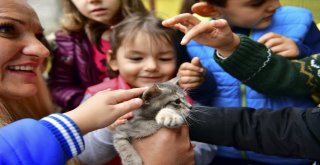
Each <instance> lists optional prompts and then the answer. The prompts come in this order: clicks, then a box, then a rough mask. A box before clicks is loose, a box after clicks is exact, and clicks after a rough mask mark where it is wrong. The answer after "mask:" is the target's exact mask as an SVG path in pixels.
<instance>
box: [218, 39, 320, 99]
mask: <svg viewBox="0 0 320 165" xmlns="http://www.w3.org/2000/svg"><path fill="white" fill-rule="evenodd" d="M240 40H241V41H240V45H239V46H238V48H237V50H236V51H235V52H233V54H232V55H231V56H230V57H229V58H227V59H225V60H222V59H220V58H219V57H217V56H216V55H215V57H214V58H215V60H216V62H217V63H218V64H219V65H220V66H221V67H222V68H223V69H224V70H225V71H226V72H228V73H229V74H231V75H232V76H233V77H235V78H237V79H239V80H240V81H241V82H243V83H245V84H246V85H248V86H250V87H252V88H253V89H255V90H257V91H258V92H261V93H264V94H267V95H279V96H284V95H288V96H305V95H312V98H313V99H314V100H315V102H317V103H320V95H319V94H320V74H319V73H320V56H319V55H320V54H315V55H312V56H309V57H306V58H303V59H300V60H288V59H286V58H284V57H282V56H279V55H274V54H273V53H272V51H271V50H270V49H268V48H267V47H265V46H264V45H263V44H260V43H258V42H255V41H253V40H251V39H249V38H248V37H246V36H243V35H240Z"/></svg>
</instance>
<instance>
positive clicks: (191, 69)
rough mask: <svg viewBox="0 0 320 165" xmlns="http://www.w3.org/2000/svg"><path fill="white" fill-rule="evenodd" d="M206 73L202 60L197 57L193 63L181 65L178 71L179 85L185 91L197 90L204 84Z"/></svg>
mask: <svg viewBox="0 0 320 165" xmlns="http://www.w3.org/2000/svg"><path fill="white" fill-rule="evenodd" d="M205 73H206V71H205V69H204V68H203V67H202V65H201V63H200V59H199V58H198V57H195V58H193V59H192V60H191V63H189V62H185V63H183V64H181V65H180V68H179V70H178V76H179V77H180V80H179V82H178V84H179V86H180V87H181V88H183V89H195V88H197V87H199V86H200V85H201V84H202V82H203V80H204V76H205Z"/></svg>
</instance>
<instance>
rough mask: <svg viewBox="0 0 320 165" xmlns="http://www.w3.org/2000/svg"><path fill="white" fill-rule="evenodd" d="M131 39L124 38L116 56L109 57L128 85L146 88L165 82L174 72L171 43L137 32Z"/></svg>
mask: <svg viewBox="0 0 320 165" xmlns="http://www.w3.org/2000/svg"><path fill="white" fill-rule="evenodd" d="M134 38H135V39H134V41H133V42H130V41H128V40H124V41H123V44H122V45H121V46H120V47H119V49H118V52H117V54H116V55H115V56H116V58H115V59H112V60H109V64H110V66H111V68H112V69H113V70H117V71H119V74H120V75H121V77H122V78H124V80H125V81H126V82H127V83H128V84H129V85H130V86H131V87H145V86H150V85H153V84H154V83H159V82H164V81H168V80H170V79H171V78H173V77H174V76H175V74H176V55H175V52H174V49H173V46H172V44H170V43H166V42H162V41H163V40H158V42H156V41H154V40H152V39H151V38H150V37H149V35H148V34H144V33H138V34H137V35H136V36H135V37H134Z"/></svg>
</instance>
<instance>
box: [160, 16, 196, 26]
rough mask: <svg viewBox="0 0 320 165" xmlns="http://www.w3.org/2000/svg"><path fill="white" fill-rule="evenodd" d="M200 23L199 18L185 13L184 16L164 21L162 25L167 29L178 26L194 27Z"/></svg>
mask: <svg viewBox="0 0 320 165" xmlns="http://www.w3.org/2000/svg"><path fill="white" fill-rule="evenodd" d="M199 22H200V20H199V19H198V18H196V17H195V16H193V15H192V14H190V13H184V14H179V15H177V16H174V17H171V18H168V19H166V20H164V21H162V25H163V26H165V27H172V26H174V25H176V24H181V25H184V26H191V25H192V26H194V25H197V24H198V23H199Z"/></svg>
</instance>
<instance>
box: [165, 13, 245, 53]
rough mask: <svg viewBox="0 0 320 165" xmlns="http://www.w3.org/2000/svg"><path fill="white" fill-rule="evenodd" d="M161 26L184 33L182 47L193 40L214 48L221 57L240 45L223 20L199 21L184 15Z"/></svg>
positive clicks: (191, 16)
mask: <svg viewBox="0 0 320 165" xmlns="http://www.w3.org/2000/svg"><path fill="white" fill-rule="evenodd" d="M162 24H163V25H164V26H166V27H170V28H174V29H178V30H180V31H182V32H184V33H185V36H184V37H183V38H182V41H181V44H182V45H185V44H187V43H188V42H189V41H190V40H192V39H193V40H196V41H197V42H199V43H201V44H204V45H207V46H210V47H214V48H216V49H217V50H218V52H219V53H220V54H221V55H223V56H229V55H230V54H231V53H232V52H233V51H234V50H235V49H236V48H237V46H238V45H239V43H240V39H239V37H238V36H237V35H236V34H234V33H233V32H232V31H231V28H230V26H229V25H228V23H227V21H226V20H224V19H219V20H211V21H200V20H199V19H198V18H196V17H195V16H193V15H192V14H188V13H185V14H180V15H178V16H175V17H172V18H169V19H167V20H164V21H163V22H162Z"/></svg>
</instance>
